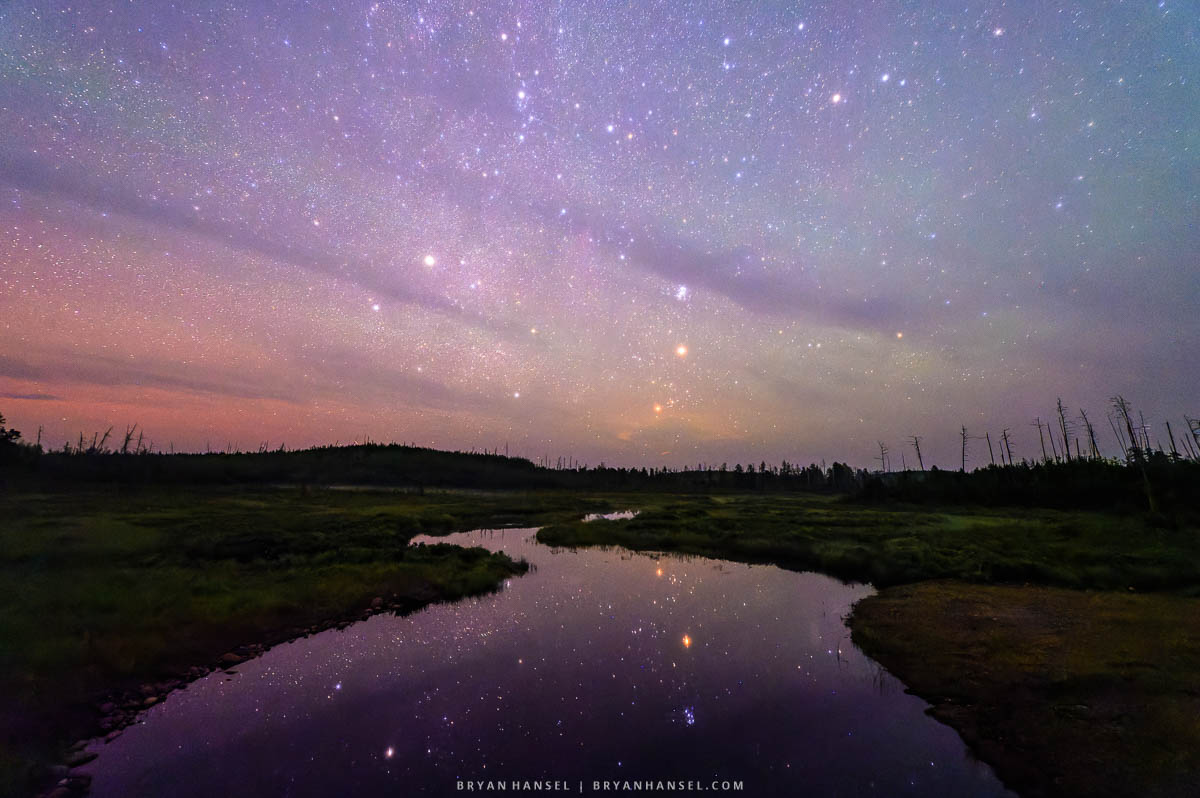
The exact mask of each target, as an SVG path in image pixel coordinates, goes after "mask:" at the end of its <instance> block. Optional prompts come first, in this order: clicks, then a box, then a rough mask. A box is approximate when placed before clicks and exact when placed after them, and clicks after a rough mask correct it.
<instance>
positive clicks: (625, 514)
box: [583, 510, 637, 523]
mask: <svg viewBox="0 0 1200 798" xmlns="http://www.w3.org/2000/svg"><path fill="white" fill-rule="evenodd" d="M636 517H637V510H619V511H617V512H615V513H588V514H587V515H585V516H584V517H583V521H584V523H588V522H590V521H601V520H603V521H628V520H629V519H630V518H636Z"/></svg>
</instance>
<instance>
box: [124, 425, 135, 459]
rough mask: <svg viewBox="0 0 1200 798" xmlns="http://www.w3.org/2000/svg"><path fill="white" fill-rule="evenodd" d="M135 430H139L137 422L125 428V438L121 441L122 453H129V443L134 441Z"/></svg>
mask: <svg viewBox="0 0 1200 798" xmlns="http://www.w3.org/2000/svg"><path fill="white" fill-rule="evenodd" d="M135 430H137V424H134V425H133V426H131V427H126V428H125V440H123V441H121V454H129V444H130V442H132V441H133V433H134V431H135Z"/></svg>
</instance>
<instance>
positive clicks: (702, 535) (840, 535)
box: [538, 494, 1200, 591]
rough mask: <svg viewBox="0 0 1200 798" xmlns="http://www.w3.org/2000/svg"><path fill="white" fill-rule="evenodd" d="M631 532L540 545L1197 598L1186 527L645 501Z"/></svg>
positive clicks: (614, 526)
mask: <svg viewBox="0 0 1200 798" xmlns="http://www.w3.org/2000/svg"><path fill="white" fill-rule="evenodd" d="M638 506H640V507H642V510H643V511H642V512H641V513H640V514H639V515H638V516H637V517H635V518H632V519H630V520H625V521H593V522H590V523H581V522H578V521H572V522H567V523H560V524H554V525H551V526H548V527H546V528H544V529H542V530H541V531H539V532H538V540H540V541H542V542H543V543H548V544H553V545H564V546H584V545H606V544H607V545H621V546H625V547H627V548H631V549H641V550H652V551H672V552H683V553H688V554H701V555H705V556H709V557H722V558H726V559H732V560H741V561H744V562H770V563H775V564H778V565H782V566H785V567H789V568H796V569H812V570H817V571H823V572H825V573H828V574H832V575H834V576H838V577H841V578H843V579H847V580H854V581H861V582H871V583H873V584H875V585H876V586H879V587H885V586H888V585H897V584H903V583H907V582H916V581H920V580H925V579H942V578H956V579H962V580H966V581H971V582H985V583H992V582H1034V583H1039V584H1050V585H1060V586H1063V587H1073V588H1103V589H1122V590H1124V589H1126V588H1129V587H1134V588H1136V589H1138V590H1161V589H1177V590H1191V591H1197V590H1200V535H1197V534H1196V529H1197V525H1196V524H1194V523H1186V522H1185V521H1183V520H1180V519H1163V518H1159V519H1157V520H1155V519H1150V518H1147V517H1146V516H1144V515H1140V514H1129V515H1114V514H1104V513H1087V512H1081V511H1060V510H1049V509H1011V508H1009V509H978V508H976V509H970V508H966V509H964V508H961V507H959V508H953V509H943V510H941V511H935V510H933V509H930V508H926V507H918V508H913V507H902V506H895V505H888V506H883V507H878V506H871V505H862V504H858V503H852V502H847V501H844V500H840V499H836V498H833V497H823V496H811V495H808V496H806V495H800V496H786V495H784V496H780V495H769V496H756V495H744V494H743V495H726V496H691V497H686V496H661V495H660V496H644V497H642V503H641V504H640V505H638Z"/></svg>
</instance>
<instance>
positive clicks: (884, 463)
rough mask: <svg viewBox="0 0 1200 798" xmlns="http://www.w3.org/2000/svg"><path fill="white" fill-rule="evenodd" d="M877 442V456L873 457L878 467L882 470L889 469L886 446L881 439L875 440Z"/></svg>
mask: <svg viewBox="0 0 1200 798" xmlns="http://www.w3.org/2000/svg"><path fill="white" fill-rule="evenodd" d="M876 443H878V444H879V457H877V458H875V459H876V460H878V461H879V468H880V469H881V470H883V471H889V470H890V469H889V468H888V447H887V444H885V443H884V442H883V441H876Z"/></svg>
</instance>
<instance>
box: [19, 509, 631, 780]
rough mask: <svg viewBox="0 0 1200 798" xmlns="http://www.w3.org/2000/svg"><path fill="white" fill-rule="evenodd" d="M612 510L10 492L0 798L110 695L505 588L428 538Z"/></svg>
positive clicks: (499, 562) (504, 567)
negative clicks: (303, 638)
mask: <svg viewBox="0 0 1200 798" xmlns="http://www.w3.org/2000/svg"><path fill="white" fill-rule="evenodd" d="M607 509H609V505H608V504H607V503H606V502H605V501H604V500H586V499H581V498H579V497H576V496H570V495H566V494H546V495H540V494H526V493H503V494H502V493H482V492H474V493H470V494H466V493H462V492H453V491H447V492H441V493H433V492H429V493H427V494H425V495H423V496H421V495H416V494H411V493H403V492H393V491H335V490H315V491H314V490H306V491H301V490H296V489H290V490H264V489H259V490H251V491H247V490H236V489H228V488H226V489H220V488H213V487H204V488H195V487H193V488H177V489H168V488H156V489H145V490H130V489H123V490H115V491H114V490H82V491H81V490H73V491H62V492H47V493H37V494H16V493H5V494H0V640H3V641H4V644H3V645H2V646H0V692H2V693H3V694H4V695H5V697H6V702H5V705H4V708H3V709H0V731H2V732H3V735H4V736H3V738H2V740H0V791H3V792H5V793H10V794H21V793H22V792H25V791H27V790H28V789H29V787H30V774H29V773H28V772H27V771H28V770H29V769H30V767H31V765H32V763H36V762H43V763H44V762H47V761H53V759H54V758H55V757H56V756H57V754H58V752H59V751H60V749H59V748H58V747H59V746H61V745H62V744H64V743H67V742H70V740H71V739H73V738H74V737H77V736H79V735H82V734H87V733H94V732H95V729H94V728H93V727H92V725H93V724H94V723H95V722H96V721H97V719H98V718H97V715H96V714H95V712H94V710H93V709H92V707H93V705H94V704H95V703H96V702H97V701H99V700H101V699H102V697H103V696H104V695H105V694H106V693H107V692H109V691H112V690H114V689H117V688H122V687H129V686H134V687H136V686H137V685H138V684H140V683H142V682H149V681H153V680H156V679H162V678H164V677H167V676H173V675H177V674H179V673H181V672H184V671H186V670H187V669H188V668H189V667H190V666H194V665H202V664H207V663H212V662H214V661H215V660H216V659H217V658H219V657H220V656H221V655H222V654H223V653H224V652H226V651H229V650H231V649H233V648H235V647H237V646H240V645H244V644H249V643H257V642H271V641H274V640H278V639H281V638H284V637H287V636H288V635H289V634H290V632H289V630H292V631H295V632H298V631H299V630H302V629H303V628H306V627H308V626H310V625H313V624H317V623H321V622H324V621H328V620H329V619H336V618H341V617H345V616H347V615H348V614H355V613H361V611H362V610H363V608H365V607H366V606H367V605H368V603H369V602H370V601H371V600H372V598H373V597H375V596H384V597H388V599H389V602H395V603H398V604H399V605H401V606H404V607H410V608H411V607H417V606H420V605H423V604H426V603H429V602H430V601H435V600H448V599H453V598H458V597H461V596H466V595H472V594H479V593H483V592H486V591H488V590H492V589H494V588H495V587H496V586H497V585H498V584H499V583H500V582H502V581H503V580H504V579H505V578H506V577H508V576H510V575H512V574H515V573H519V572H521V571H522V570H524V564H522V563H514V562H513V561H512V560H511V559H509V558H508V557H507V556H506V555H504V554H491V553H489V552H487V551H485V550H483V549H464V548H461V547H458V546H448V545H444V544H439V545H434V546H419V547H410V546H409V545H408V543H409V541H410V540H411V539H412V538H413V537H414V536H416V535H419V534H433V535H439V534H446V533H449V532H454V531H460V530H465V529H472V528H476V527H481V526H496V525H512V524H516V523H521V524H530V525H532V524H535V523H545V522H551V521H555V520H564V519H567V518H573V517H576V516H577V515H578V513H579V512H581V511H584V510H597V511H603V510H607Z"/></svg>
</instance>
